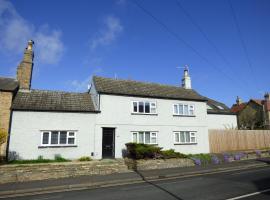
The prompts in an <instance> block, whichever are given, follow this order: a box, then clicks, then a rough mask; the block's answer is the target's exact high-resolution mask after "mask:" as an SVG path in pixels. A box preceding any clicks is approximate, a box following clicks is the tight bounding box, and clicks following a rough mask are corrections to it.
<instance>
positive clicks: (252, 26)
mask: <svg viewBox="0 0 270 200" xmlns="http://www.w3.org/2000/svg"><path fill="white" fill-rule="evenodd" d="M269 10H270V1H269V0H203V1H201V0H76V1H75V0H69V1H64V0H57V1H55V0H46V1H36V0H11V1H7V0H0V76H2V77H3V76H4V77H14V78H15V77H16V68H17V66H18V64H19V63H20V61H21V60H22V57H23V51H24V49H25V47H26V45H27V41H28V40H30V39H33V40H34V41H35V47H34V51H35V58H34V69H33V79H32V88H33V89H46V90H64V91H75V92H85V91H87V85H88V84H89V81H90V79H91V77H92V76H93V75H98V76H104V77H111V78H115V77H116V78H118V79H132V80H138V81H145V82H156V83H161V84H169V85H175V86H181V79H182V76H183V67H184V66H185V65H188V66H189V72H190V76H191V79H192V88H193V89H195V90H196V91H197V92H199V93H200V94H202V95H204V96H207V97H209V98H213V99H215V100H218V101H221V102H223V103H225V104H227V105H228V106H231V105H232V104H233V103H234V102H235V99H236V96H240V97H241V98H242V99H243V100H244V101H247V100H248V99H250V98H255V99H256V98H257V99H258V98H263V96H264V93H265V92H270V87H269V86H270V77H269V75H270V56H269V52H270V37H269V35H270V12H269Z"/></svg>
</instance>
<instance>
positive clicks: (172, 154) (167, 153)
mask: <svg viewBox="0 0 270 200" xmlns="http://www.w3.org/2000/svg"><path fill="white" fill-rule="evenodd" d="M161 155H162V157H163V158H165V159H169V158H187V155H185V154H182V153H179V152H175V150H174V149H169V150H163V151H161Z"/></svg>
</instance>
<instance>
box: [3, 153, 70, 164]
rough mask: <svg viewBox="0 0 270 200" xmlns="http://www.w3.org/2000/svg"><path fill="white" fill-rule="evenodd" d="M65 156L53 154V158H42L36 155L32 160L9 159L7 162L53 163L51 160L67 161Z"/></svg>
mask: <svg viewBox="0 0 270 200" xmlns="http://www.w3.org/2000/svg"><path fill="white" fill-rule="evenodd" d="M68 161H70V160H67V159H65V158H62V157H61V155H55V157H54V160H52V159H44V158H43V156H38V158H37V159H32V160H12V161H9V162H8V163H9V164H39V163H53V162H68Z"/></svg>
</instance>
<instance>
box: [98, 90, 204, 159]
mask: <svg viewBox="0 0 270 200" xmlns="http://www.w3.org/2000/svg"><path fill="white" fill-rule="evenodd" d="M140 100H148V101H156V102H157V115H140V114H131V112H132V101H140ZM174 103H192V104H194V105H195V117H181V116H173V104H174ZM100 110H101V113H100V114H98V115H97V122H96V129H95V153H96V154H95V155H96V158H101V156H102V127H113V128H116V130H115V156H116V157H117V158H120V157H122V149H124V148H125V144H126V143H128V142H131V141H132V133H131V132H132V131H157V132H158V145H159V146H160V147H163V148H164V149H171V148H172V149H175V150H177V151H180V152H183V153H207V152H209V143H208V127H207V113H206V103H205V102H191V101H179V100H167V99H151V98H139V97H128V96H114V95H103V94H102V95H101V96H100ZM173 131H197V141H198V144H187V145H174V133H173Z"/></svg>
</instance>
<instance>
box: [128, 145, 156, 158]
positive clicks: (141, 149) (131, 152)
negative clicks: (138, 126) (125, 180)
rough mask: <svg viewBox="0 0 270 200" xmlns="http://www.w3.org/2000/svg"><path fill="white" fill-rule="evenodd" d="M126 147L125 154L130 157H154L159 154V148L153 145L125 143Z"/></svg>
mask: <svg viewBox="0 0 270 200" xmlns="http://www.w3.org/2000/svg"><path fill="white" fill-rule="evenodd" d="M126 147H127V156H128V157H129V158H132V159H147V158H156V157H158V156H160V155H161V148H160V147H157V146H154V145H148V144H137V143H127V144H126Z"/></svg>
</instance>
